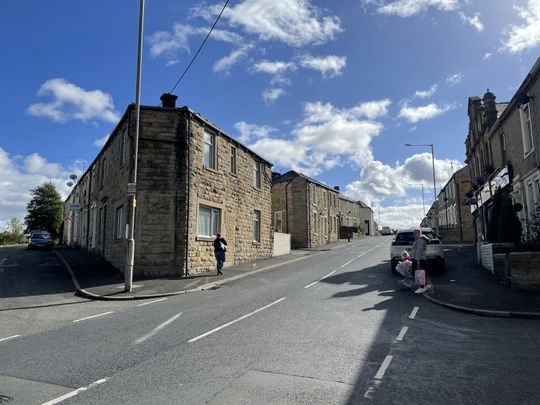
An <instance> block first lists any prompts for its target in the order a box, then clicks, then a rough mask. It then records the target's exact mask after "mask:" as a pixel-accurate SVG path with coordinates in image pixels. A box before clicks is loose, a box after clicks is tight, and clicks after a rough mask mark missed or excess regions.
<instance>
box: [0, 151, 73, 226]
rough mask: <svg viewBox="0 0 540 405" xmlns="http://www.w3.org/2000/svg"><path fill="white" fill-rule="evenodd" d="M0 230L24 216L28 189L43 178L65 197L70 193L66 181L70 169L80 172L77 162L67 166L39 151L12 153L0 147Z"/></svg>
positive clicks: (34, 186) (40, 183) (28, 193)
mask: <svg viewBox="0 0 540 405" xmlns="http://www.w3.org/2000/svg"><path fill="white" fill-rule="evenodd" d="M0 172H1V173H2V179H1V180H0V189H1V190H2V192H1V193H0V230H1V229H3V228H4V226H5V225H6V224H7V222H8V221H9V220H10V219H11V218H13V217H16V218H19V219H20V220H24V217H25V216H26V214H27V211H26V207H27V205H28V202H29V201H30V198H31V194H30V191H31V190H32V189H34V188H36V187H37V186H40V185H42V184H44V183H46V182H52V183H53V184H54V185H55V186H56V190H57V191H58V192H59V193H60V195H61V196H62V199H65V198H66V197H67V195H68V193H69V187H67V185H66V181H67V179H68V176H69V175H70V174H71V173H75V174H77V175H80V174H81V173H82V167H81V165H80V162H74V164H73V166H72V167H70V168H64V167H63V166H62V165H60V164H59V163H52V162H48V161H47V160H46V159H45V158H44V157H42V156H41V155H39V154H38V153H32V154H30V155H28V156H26V157H23V156H17V155H15V156H13V155H10V154H9V153H8V152H7V151H5V150H4V149H2V147H0Z"/></svg>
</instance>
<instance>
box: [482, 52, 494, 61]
mask: <svg viewBox="0 0 540 405" xmlns="http://www.w3.org/2000/svg"><path fill="white" fill-rule="evenodd" d="M492 56H493V54H492V53H491V52H486V53H485V54H484V57H483V58H482V60H488V59H489V58H491V57H492Z"/></svg>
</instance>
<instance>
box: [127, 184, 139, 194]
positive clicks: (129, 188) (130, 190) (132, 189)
mask: <svg viewBox="0 0 540 405" xmlns="http://www.w3.org/2000/svg"><path fill="white" fill-rule="evenodd" d="M136 194H137V183H128V185H127V195H128V196H134V195H136Z"/></svg>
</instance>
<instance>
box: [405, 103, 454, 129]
mask: <svg viewBox="0 0 540 405" xmlns="http://www.w3.org/2000/svg"><path fill="white" fill-rule="evenodd" d="M454 108H456V106H455V105H453V104H448V105H445V106H439V105H437V104H435V103H430V104H427V105H423V106H419V107H409V106H408V105H407V104H405V105H404V106H403V107H402V108H401V110H400V111H399V115H398V116H399V117H400V118H404V119H406V120H407V121H408V122H410V123H412V124H415V123H417V122H418V121H423V120H429V119H432V118H435V117H438V116H439V115H442V114H444V113H445V112H447V111H450V110H453V109H454Z"/></svg>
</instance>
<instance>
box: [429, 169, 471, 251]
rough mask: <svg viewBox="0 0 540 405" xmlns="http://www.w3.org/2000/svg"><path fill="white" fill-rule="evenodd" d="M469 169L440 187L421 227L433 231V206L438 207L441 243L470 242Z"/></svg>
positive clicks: (456, 174) (457, 173)
mask: <svg viewBox="0 0 540 405" xmlns="http://www.w3.org/2000/svg"><path fill="white" fill-rule="evenodd" d="M470 189H471V186H470V181H469V168H468V167H467V166H464V167H462V168H461V169H459V170H458V171H456V172H455V173H454V174H453V175H452V177H451V178H450V180H448V182H447V183H446V184H445V185H444V187H442V189H441V191H440V192H439V194H438V196H437V201H436V202H435V203H433V205H432V206H431V207H430V209H429V211H428V212H427V214H426V217H425V218H424V219H423V220H422V223H421V226H423V227H430V228H433V229H435V218H434V213H435V204H437V205H438V213H439V235H440V237H441V238H442V240H443V242H472V241H473V240H474V227H473V219H472V215H471V207H470V199H469V198H468V197H467V195H466V194H467V193H468V192H469V190H470Z"/></svg>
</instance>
